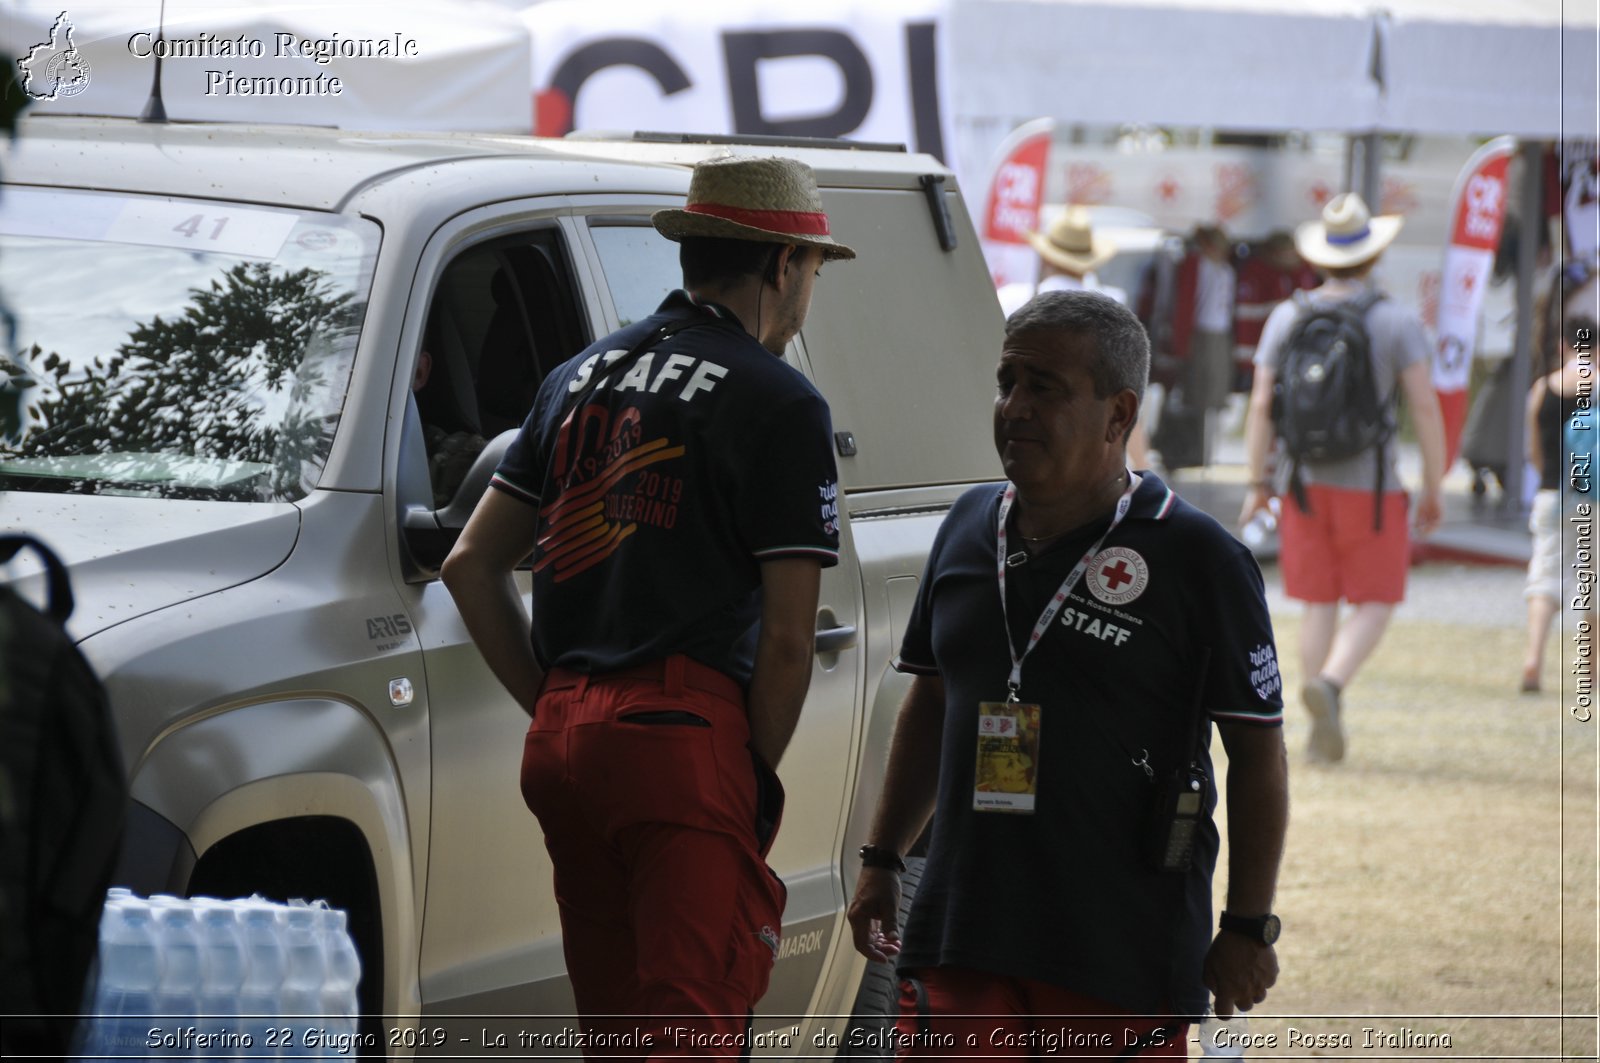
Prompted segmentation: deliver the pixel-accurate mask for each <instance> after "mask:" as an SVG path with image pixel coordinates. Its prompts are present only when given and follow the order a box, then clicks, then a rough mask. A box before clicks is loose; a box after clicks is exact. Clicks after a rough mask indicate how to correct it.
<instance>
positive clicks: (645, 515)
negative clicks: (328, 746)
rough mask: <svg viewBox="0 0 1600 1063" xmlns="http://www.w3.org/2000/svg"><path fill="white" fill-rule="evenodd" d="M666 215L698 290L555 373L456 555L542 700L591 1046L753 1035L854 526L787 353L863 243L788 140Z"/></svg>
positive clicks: (679, 295)
mask: <svg viewBox="0 0 1600 1063" xmlns="http://www.w3.org/2000/svg"><path fill="white" fill-rule="evenodd" d="M652 221H653V223H654V225H655V227H656V229H657V231H659V232H660V233H661V234H662V235H663V236H665V237H667V238H668V239H670V240H674V241H677V242H678V243H679V244H680V245H681V249H680V254H679V260H680V263H681V265H682V269H683V283H684V287H683V289H682V290H679V291H676V292H673V293H672V294H671V295H669V296H668V297H667V299H666V301H665V302H663V303H662V304H661V306H660V308H659V309H658V310H657V311H656V312H655V313H654V314H653V315H651V316H650V317H648V318H646V319H645V320H643V321H640V322H636V323H634V324H632V325H629V326H627V327H626V328H624V329H622V330H620V331H619V332H616V333H614V334H612V335H610V336H607V337H605V338H604V339H602V340H600V341H598V342H597V343H595V344H593V345H591V346H590V347H589V348H588V349H587V350H585V351H584V352H583V353H581V354H580V355H578V356H577V357H576V358H574V359H572V360H571V361H569V362H567V363H566V364H565V365H563V366H561V367H560V368H559V369H557V370H556V371H555V372H553V373H551V374H550V376H549V377H548V378H547V379H546V380H545V381H544V383H543V385H542V387H541V388H540V390H539V394H538V397H537V399H536V400H535V402H534V407H533V410H532V412H531V413H530V414H529V416H528V420H527V422H526V424H524V426H523V427H522V430H521V432H520V434H519V435H518V437H517V439H516V441H515V442H514V443H513V444H512V445H511V447H510V449H509V450H508V451H507V452H506V456H505V459H504V461H503V462H502V463H501V465H500V467H499V469H498V471H497V472H496V473H495V476H494V480H493V486H494V487H495V490H492V491H488V492H486V493H485V495H484V498H483V501H482V502H481V503H480V504H479V506H478V508H477V510H476V511H475V512H474V513H473V515H472V518H471V520H470V521H469V522H468V524H467V527H466V528H465V530H464V531H463V532H462V535H461V539H460V542H459V543H458V544H457V546H456V548H455V549H454V550H453V551H452V552H451V554H450V557H449V558H448V559H447V560H446V562H445V566H444V572H443V576H444V580H445V583H446V585H447V586H448V587H449V589H450V592H451V594H452V595H453V596H454V598H455V600H456V602H457V604H458V606H459V608H460V610H461V615H462V619H463V620H464V621H465V623H466V625H467V629H468V631H469V632H471V634H472V637H473V640H474V641H475V642H476V643H477V644H478V647H479V649H480V650H481V651H482V653H483V656H484V659H485V660H486V661H487V662H488V664H489V665H490V667H491V668H492V669H493V671H494V673H495V675H496V676H497V677H498V678H499V679H500V681H501V682H502V683H503V684H504V685H505V686H506V688H507V689H508V690H509V691H510V692H511V693H512V695H513V696H514V697H515V698H516V699H517V701H518V702H519V703H520V704H521V705H522V707H523V708H524V709H525V710H526V711H527V712H528V714H529V715H530V716H531V717H532V718H533V722H532V724H531V726H530V727H529V729H528V733H527V737H526V740H525V746H524V754H523V762H522V780H521V781H522V792H523V796H524V799H525V800H526V802H527V804H528V806H529V808H530V809H531V810H532V811H533V812H534V814H535V815H536V816H537V817H538V819H539V823H540V825H541V827H542V828H543V830H544V835H545V845H546V848H547V849H548V850H549V853H550V858H551V862H552V864H553V866H554V870H555V892H556V899H557V902H558V904H559V907H560V913H561V925H562V936H563V947H564V950H565V955H566V960H567V969H568V975H569V977H570V980H571V983H572V987H573V993H574V996H575V997H576V1001H577V1006H578V1011H579V1013H580V1014H581V1015H582V1016H583V1017H584V1020H585V1026H586V1029H587V1030H588V1031H589V1033H590V1035H591V1040H590V1041H589V1048H590V1050H591V1051H592V1052H594V1053H596V1054H600V1055H617V1054H619V1053H620V1054H622V1055H633V1056H646V1055H649V1054H650V1053H652V1052H658V1051H664V1052H668V1053H671V1054H677V1055H682V1054H685V1053H687V1054H691V1055H703V1056H724V1055H725V1056H738V1055H740V1054H741V1052H742V1051H743V1046H744V1044H746V1041H745V1039H744V1038H745V1034H746V1032H747V1030H748V1025H749V1015H750V1013H751V1010H752V1009H753V1008H754V1006H755V1003H756V1002H757V1001H758V1000H759V999H760V998H761V996H762V995H763V994H764V993H765V992H766V988H767V980H768V976H769V975H770V973H771V969H772V964H773V961H774V959H775V957H776V955H777V952H778V945H779V938H778V935H779V931H780V928H781V927H782V925H783V924H782V913H783V904H784V887H783V884H782V883H781V882H780V881H779V879H778V878H777V876H776V875H775V874H773V873H772V871H771V870H770V869H769V868H768V867H767V865H766V862H765V857H766V854H767V851H768V850H769V848H770V847H771V844H772V839H773V836H774V834H775V833H776V830H777V824H778V818H779V814H780V812H781V809H782V788H781V787H780V786H779V784H778V780H777V776H776V775H775V774H774V773H773V767H774V766H775V765H776V764H777V763H778V760H779V758H780V757H781V756H782V755H783V751H784V748H785V746H786V745H787V744H788V742H789V739H790V736H791V735H792V733H793V731H794V727H795V724H796V722H797V720H798V717H799V713H800V708H801V703H802V702H803V700H804V698H805V693H806V689H807V686H808V684H809V682H810V675H811V668H812V658H813V652H812V651H813V643H814V631H815V625H816V610H817V601H818V594H819V581H820V570H821V569H822V567H823V566H825V565H832V564H834V563H835V562H836V561H837V559H838V548H839V535H838V528H837V525H836V521H837V511H836V510H835V509H834V503H833V499H834V498H835V496H836V490H837V487H836V481H837V473H836V470H835V466H834V460H833V439H832V430H831V425H830V421H829V416H828V408H827V404H826V403H825V402H824V400H823V398H822V396H821V395H820V394H818V392H817V391H816V389H815V388H813V387H812V386H811V384H810V383H809V382H807V381H806V379H805V378H804V377H803V376H802V375H801V374H800V373H799V372H797V371H796V370H794V369H793V368H791V367H790V366H789V365H787V364H786V363H785V362H784V360H783V357H782V354H783V351H784V349H785V347H786V346H787V345H788V343H789V341H790V340H791V339H792V338H793V337H794V335H795V334H796V333H797V332H798V331H799V329H800V326H801V324H802V323H803V322H804V321H805V318H806V313H807V311H808V309H809V307H810V301H811V291H812V285H813V283H814V282H815V278H816V275H817V273H818V271H819V269H820V267H821V265H822V263H823V262H824V261H826V260H831V259H848V258H853V257H855V252H853V251H852V250H851V249H850V248H848V247H845V246H844V245H842V244H840V243H837V242H836V241H835V240H834V239H833V238H832V237H831V236H830V235H829V232H828V218H827V215H826V214H825V213H824V212H823V210H822V201H821V197H820V195H819V194H818V191H817V186H816V181H815V178H814V176H813V174H812V172H811V170H810V168H809V167H807V166H805V165H804V164H803V163H800V162H797V161H794V160H790V159H777V158H767V159H758V158H721V159H715V160H711V161H708V162H703V163H701V164H700V165H698V166H696V167H695V170H694V174H693V176H692V178H691V180H690V185H689V196H688V203H687V205H686V207H685V208H684V209H681V210H663V211H658V212H657V213H656V214H655V216H654V218H653V219H652ZM530 551H531V552H532V561H533V616H532V623H531V630H530V623H529V619H528V617H527V616H526V615H525V614H524V613H523V610H522V608H521V603H520V601H519V597H518V594H517V591H516V587H515V584H514V583H513V582H512V573H513V571H514V569H515V568H516V567H517V565H518V564H519V563H520V562H521V561H522V560H523V559H524V558H526V557H528V556H529V553H530ZM662 1016H672V1018H671V1020H670V1021H662V1022H658V1023H652V1022H650V1021H648V1019H647V1018H646V1017H662ZM667 1028H671V1029H673V1030H678V1029H682V1030H684V1031H687V1037H686V1038H685V1037H684V1036H680V1037H678V1038H677V1039H676V1040H674V1039H672V1038H665V1039H663V1037H662V1033H663V1031H664V1030H665V1029H667ZM639 1032H642V1033H644V1034H645V1035H651V1034H652V1032H653V1034H654V1036H655V1037H656V1040H655V1042H654V1044H653V1046H652V1045H641V1044H640V1043H639Z"/></svg>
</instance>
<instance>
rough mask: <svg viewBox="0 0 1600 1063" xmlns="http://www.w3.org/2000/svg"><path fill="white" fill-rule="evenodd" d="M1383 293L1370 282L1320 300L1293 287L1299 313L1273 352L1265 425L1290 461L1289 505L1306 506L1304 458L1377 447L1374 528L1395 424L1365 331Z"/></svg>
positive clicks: (1326, 458)
mask: <svg viewBox="0 0 1600 1063" xmlns="http://www.w3.org/2000/svg"><path fill="white" fill-rule="evenodd" d="M1382 298H1383V293H1382V292H1379V291H1373V290H1370V289H1369V290H1368V291H1366V292H1363V293H1362V294H1361V295H1360V297H1358V298H1356V299H1352V300H1350V301H1348V302H1341V303H1332V304H1326V305H1322V304H1316V303H1312V302H1311V301H1310V300H1309V299H1307V298H1306V297H1305V295H1304V294H1303V293H1299V292H1297V293H1296V294H1295V302H1296V304H1297V305H1298V306H1299V307H1300V313H1299V316H1298V317H1296V318H1295V322H1294V325H1293V326H1292V327H1291V328H1290V330H1289V338H1288V339H1287V340H1286V341H1285V342H1284V344H1283V348H1282V350H1281V351H1280V353H1279V355H1278V372H1277V376H1276V379H1275V380H1274V381H1273V386H1272V424H1273V427H1274V428H1275V429H1276V430H1277V434H1278V438H1280V439H1282V440H1283V443H1284V449H1285V450H1286V451H1287V453H1288V455H1289V459H1290V461H1291V462H1292V464H1291V466H1290V473H1289V487H1290V490H1291V491H1292V493H1293V495H1294V500H1295V504H1296V505H1298V506H1299V507H1300V509H1301V510H1302V511H1304V510H1306V509H1307V503H1306V495H1305V483H1304V481H1303V479H1302V478H1301V475H1300V468H1301V465H1302V464H1303V463H1305V462H1307V461H1339V460H1340V459H1343V458H1353V457H1355V456H1356V455H1357V454H1361V453H1363V452H1365V451H1368V450H1372V449H1376V450H1377V452H1378V454H1377V458H1378V462H1377V464H1378V476H1377V482H1376V483H1375V484H1374V485H1373V492H1374V494H1375V496H1376V498H1375V500H1374V503H1373V526H1374V527H1375V528H1381V527H1382V526H1383V486H1384V485H1383V481H1384V473H1385V466H1386V464H1387V462H1386V461H1385V447H1386V446H1387V444H1388V442H1389V439H1390V437H1391V436H1393V435H1394V430H1395V421H1394V403H1393V399H1394V395H1393V394H1392V393H1391V394H1389V395H1380V394H1378V382H1377V379H1376V377H1375V376H1374V375H1373V371H1372V337H1371V336H1370V335H1369V333H1368V332H1367V320H1366V319H1367V311H1369V310H1371V309H1372V307H1373V305H1374V304H1376V303H1377V301H1378V300H1379V299H1382Z"/></svg>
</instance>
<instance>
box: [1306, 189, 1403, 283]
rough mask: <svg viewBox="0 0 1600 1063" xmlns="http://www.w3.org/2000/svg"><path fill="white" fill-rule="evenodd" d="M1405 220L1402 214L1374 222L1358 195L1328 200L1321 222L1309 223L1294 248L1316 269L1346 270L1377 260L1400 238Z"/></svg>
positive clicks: (1347, 193)
mask: <svg viewBox="0 0 1600 1063" xmlns="http://www.w3.org/2000/svg"><path fill="white" fill-rule="evenodd" d="M1403 224H1405V219H1404V218H1402V217H1401V216H1400V215H1398V214H1380V215H1379V216H1378V217H1376V218H1374V217H1373V216H1372V212H1371V211H1370V210H1368V209H1367V204H1366V201H1365V200H1363V199H1362V198H1361V197H1360V196H1358V195H1356V194H1355V193H1354V192H1345V193H1344V194H1343V195H1337V196H1334V197H1333V198H1332V199H1330V200H1328V203H1327V206H1325V207H1323V208H1322V218H1321V220H1320V221H1308V222H1306V223H1305V224H1303V225H1301V226H1299V227H1298V228H1296V229H1295V231H1294V246H1295V249H1296V250H1297V251H1299V252H1300V257H1301V258H1303V259H1305V260H1306V261H1307V262H1309V263H1311V264H1312V265H1313V266H1321V267H1323V268H1324V269H1343V268H1346V267H1349V266H1359V265H1361V263H1363V262H1366V261H1368V260H1369V259H1373V258H1376V257H1377V256H1378V255H1379V254H1381V253H1382V252H1383V249H1384V248H1386V247H1388V246H1389V245H1390V244H1392V243H1394V238H1395V237H1396V236H1398V235H1400V226H1401V225H1403Z"/></svg>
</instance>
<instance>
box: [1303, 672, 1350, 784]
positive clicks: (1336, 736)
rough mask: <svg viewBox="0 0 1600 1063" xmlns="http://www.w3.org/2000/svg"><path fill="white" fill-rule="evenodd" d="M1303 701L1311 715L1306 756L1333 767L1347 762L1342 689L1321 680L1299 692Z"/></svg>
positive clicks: (1313, 682)
mask: <svg viewBox="0 0 1600 1063" xmlns="http://www.w3.org/2000/svg"><path fill="white" fill-rule="evenodd" d="M1300 700H1301V701H1303V702H1304V703H1305V706H1306V711H1307V712H1309V713H1311V741H1310V743H1309V744H1308V745H1307V746H1306V752H1307V754H1309V755H1310V757H1311V759H1312V760H1321V761H1327V762H1329V763H1332V762H1333V761H1339V760H1343V759H1344V724H1343V722H1342V721H1340V719H1339V688H1338V687H1336V686H1334V685H1333V684H1332V683H1330V682H1328V681H1327V680H1326V679H1323V678H1322V677H1321V676H1318V677H1317V678H1316V679H1312V680H1308V681H1307V682H1306V684H1305V685H1304V686H1302V687H1301V688H1300Z"/></svg>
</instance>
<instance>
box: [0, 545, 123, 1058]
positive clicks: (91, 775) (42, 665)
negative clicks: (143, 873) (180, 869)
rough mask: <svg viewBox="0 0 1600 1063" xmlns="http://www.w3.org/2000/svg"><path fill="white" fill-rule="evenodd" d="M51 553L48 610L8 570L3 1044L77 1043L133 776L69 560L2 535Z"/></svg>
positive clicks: (46, 1046) (0, 953) (26, 1050)
mask: <svg viewBox="0 0 1600 1063" xmlns="http://www.w3.org/2000/svg"><path fill="white" fill-rule="evenodd" d="M25 547H27V548H31V549H33V550H34V551H35V552H36V553H37V554H38V555H39V556H40V557H42V558H43V559H44V563H45V572H46V581H47V586H48V590H49V600H48V603H47V605H46V607H45V612H43V613H41V612H39V610H37V609H35V608H34V607H33V606H32V605H30V604H29V603H28V602H27V601H26V600H25V599H23V598H22V597H20V596H19V595H18V594H17V593H16V592H15V591H13V590H12V589H11V588H10V587H8V586H6V585H5V584H3V583H0V1001H4V1002H5V1003H4V1007H3V1008H0V1011H5V1012H7V1013H9V1014H8V1016H7V1018H6V1019H5V1021H4V1022H0V1056H5V1057H6V1058H8V1059H19V1058H22V1057H25V1056H54V1057H57V1058H60V1057H63V1056H65V1055H66V1054H67V1053H68V1051H69V1046H70V1044H71V1038H72V1034H73V1025H74V1021H73V1016H74V1015H76V1013H77V1012H78V1011H79V1010H80V1008H81V1006H82V1004H83V1002H84V986H85V980H86V975H87V974H88V971H89V968H90V966H91V963H92V961H93V959H94V955H95V952H96V946H97V944H98V942H99V933H100V909H101V907H102V905H103V904H104V902H105V895H106V887H107V885H108V884H109V882H110V879H111V873H112V869H113V867H114V865H115V863H116V859H117V856H118V849H119V847H120V845H121V839H122V824H123V818H124V816H125V814H126V810H127V783H126V776H125V773H124V771H123V766H122V755H121V752H120V751H119V749H118V746H117V741H116V735H115V732H114V730H113V726H112V720H111V710H110V707H109V705H108V704H107V702H106V695H105V690H104V688H102V687H101V685H100V681H99V680H98V679H97V678H95V675H94V672H93V671H92V670H90V668H89V664H88V662H87V661H85V660H84V659H83V655H82V654H80V653H79V652H78V648H77V647H76V646H75V645H73V642H72V639H71V638H70V637H69V636H68V635H67V633H66V631H65V629H64V628H63V624H64V623H65V622H66V619H67V617H68V616H70V615H71V613H72V588H71V586H70V584H69V583H68V581H67V571H66V568H65V567H64V566H63V565H62V564H61V562H60V560H59V559H58V558H57V557H56V556H55V554H53V553H51V552H50V551H49V550H48V549H46V548H45V546H44V545H43V544H41V543H40V542H38V540H36V539H31V538H29V537H27V536H23V535H5V536H0V565H3V564H5V563H6V562H8V561H10V560H11V558H13V557H15V556H16V554H17V552H18V551H20V550H22V549H23V548H25Z"/></svg>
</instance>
